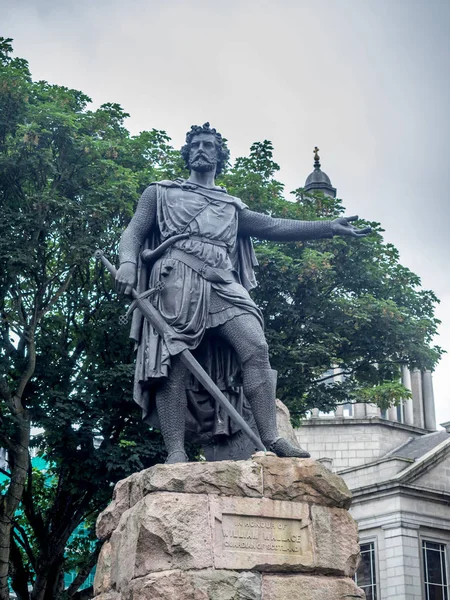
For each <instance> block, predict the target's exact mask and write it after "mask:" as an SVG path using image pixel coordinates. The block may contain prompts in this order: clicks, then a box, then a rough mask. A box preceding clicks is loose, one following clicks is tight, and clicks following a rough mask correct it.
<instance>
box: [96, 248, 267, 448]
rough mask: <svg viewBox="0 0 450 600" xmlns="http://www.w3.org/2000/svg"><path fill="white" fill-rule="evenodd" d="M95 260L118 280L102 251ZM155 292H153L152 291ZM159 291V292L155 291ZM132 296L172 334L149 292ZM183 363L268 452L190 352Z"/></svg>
mask: <svg viewBox="0 0 450 600" xmlns="http://www.w3.org/2000/svg"><path fill="white" fill-rule="evenodd" d="M94 256H95V258H97V259H98V260H101V261H102V263H103V264H104V265H105V267H106V268H107V269H108V271H109V272H110V273H111V275H112V276H113V277H114V279H115V278H116V274H117V271H116V269H115V267H114V265H112V264H111V263H110V262H109V260H108V259H107V258H106V256H105V255H104V254H103V251H102V250H96V251H95V254H94ZM161 285H162V282H160V283H159V289H161ZM152 291H153V290H152ZM155 291H157V290H155ZM131 296H132V298H133V301H134V303H135V306H136V307H137V308H139V310H140V311H141V313H142V314H143V315H144V317H145V318H146V319H147V320H148V321H149V322H150V323H151V325H152V326H153V327H154V328H155V329H156V331H157V332H158V334H159V335H160V336H161V337H162V338H163V339H164V337H165V335H167V334H169V333H172V328H171V327H170V325H168V324H167V323H166V322H165V320H164V319H163V318H162V316H161V315H160V314H159V312H158V311H157V310H156V308H155V307H154V306H153V304H151V303H150V302H145V301H144V300H145V298H147V297H148V296H149V292H144V294H142V295H141V294H139V292H138V291H137V290H135V289H134V288H132V289H131ZM180 358H181V362H182V363H183V364H184V365H185V366H186V367H187V368H188V369H189V371H190V372H191V373H192V374H193V375H194V377H196V378H197V379H198V381H199V382H200V383H201V384H202V385H203V387H204V388H205V390H206V391H207V392H209V393H210V394H211V396H212V397H213V398H214V400H216V401H217V402H218V403H219V405H220V406H221V407H222V408H223V410H224V411H225V412H226V413H227V415H228V416H229V417H230V419H232V420H233V421H234V422H235V423H236V424H237V425H239V427H240V428H241V429H242V431H243V432H244V433H246V434H247V436H248V437H249V438H250V439H251V441H252V442H253V443H254V444H255V446H256V448H258V450H262V451H263V452H265V451H266V448H265V447H264V445H263V443H262V442H261V440H260V438H259V437H258V436H257V435H256V434H255V432H254V431H253V430H252V429H251V427H250V426H249V424H248V423H247V422H246V421H245V420H244V419H243V417H242V416H241V415H240V414H239V413H238V411H237V410H236V409H235V408H234V406H232V404H231V403H230V401H229V400H228V398H227V397H226V396H225V395H224V394H223V393H222V392H221V391H220V390H219V388H218V387H217V385H216V384H215V383H214V381H213V380H212V379H211V377H210V376H209V375H208V373H207V372H206V371H205V369H204V368H203V367H202V366H201V365H200V363H199V362H198V361H197V360H196V359H195V358H194V356H193V355H192V353H191V352H190V350H187V349H186V350H183V351H182V352H181V353H180Z"/></svg>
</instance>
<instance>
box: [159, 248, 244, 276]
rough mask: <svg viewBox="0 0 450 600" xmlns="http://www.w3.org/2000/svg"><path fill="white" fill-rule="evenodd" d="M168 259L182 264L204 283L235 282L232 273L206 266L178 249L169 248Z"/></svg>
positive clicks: (206, 264) (195, 257) (198, 259)
mask: <svg viewBox="0 0 450 600" xmlns="http://www.w3.org/2000/svg"><path fill="white" fill-rule="evenodd" d="M169 257H170V258H174V259H175V260H179V261H180V262H182V263H184V264H185V265H187V266H188V267H190V268H191V269H192V270H193V271H195V272H196V273H198V274H199V275H201V276H202V277H203V278H204V279H206V281H211V282H213V283H235V282H236V277H235V276H234V275H233V271H228V270H226V269H216V268H214V267H211V266H210V265H208V263H205V262H204V261H202V260H200V258H197V256H194V255H193V254H188V253H187V252H184V251H183V250H180V249H179V248H171V250H170V254H169Z"/></svg>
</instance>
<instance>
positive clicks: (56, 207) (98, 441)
mask: <svg viewBox="0 0 450 600" xmlns="http://www.w3.org/2000/svg"><path fill="white" fill-rule="evenodd" d="M10 42H11V40H4V39H3V40H1V41H0V69H1V79H2V86H1V87H0V200H1V206H2V211H1V214H0V314H1V318H0V335H1V340H2V344H1V348H0V368H1V372H0V414H1V417H0V446H2V447H6V448H7V449H8V455H9V469H8V470H6V471H5V472H4V475H6V477H7V479H6V484H5V485H4V486H3V488H2V489H1V490H0V539H1V544H0V600H5V599H6V598H8V589H7V584H8V577H9V580H10V581H11V583H12V586H13V588H14V590H15V592H16V594H17V596H18V597H19V598H21V599H23V600H28V599H29V598H32V599H33V600H50V599H58V598H64V597H66V598H74V597H77V590H78V587H79V585H80V584H81V583H82V581H83V578H84V577H85V576H86V575H87V573H88V572H89V569H90V567H91V566H92V565H93V564H94V563H95V559H96V550H97V549H98V546H97V547H96V545H95V537H94V533H93V526H94V522H95V517H96V515H97V514H98V512H99V510H101V509H102V508H103V507H104V506H105V505H106V503H107V502H108V500H109V498H110V495H111V492H112V486H113V484H114V483H115V482H116V481H118V480H119V479H122V478H123V477H125V476H127V475H129V474H130V473H132V472H134V471H136V470H139V469H142V468H144V467H147V466H150V465H151V464H154V463H155V462H161V460H162V456H163V454H162V453H163V447H162V443H161V438H160V436H159V433H158V432H155V431H149V430H148V428H147V427H145V426H144V425H143V424H142V423H141V421H140V415H139V411H138V409H137V407H136V406H135V405H134V403H133V402H132V399H131V390H132V374H133V349H132V347H131V345H130V343H129V341H128V328H127V327H119V326H118V316H119V313H121V312H122V308H121V302H120V301H118V299H117V297H116V295H115V292H114V290H113V288H112V283H111V281H110V278H109V275H108V274H107V273H105V272H104V270H103V269H102V268H101V267H100V266H99V265H98V264H95V262H94V261H93V260H92V259H91V257H92V255H93V252H94V250H95V248H96V247H102V248H103V249H104V250H105V252H106V253H107V254H108V255H109V257H110V258H111V260H112V261H114V260H115V258H116V251H117V245H118V240H119V236H120V233H121V231H122V230H123V229H124V227H125V225H126V223H127V221H128V220H129V218H130V217H131V215H132V213H133V211H134V207H135V204H136V202H137V199H138V197H139V193H140V192H141V191H142V190H143V189H144V188H145V187H146V185H148V183H149V182H151V181H157V180H160V179H168V178H174V177H175V176H177V175H183V174H185V172H184V171H183V164H182V160H181V157H180V154H179V153H178V152H176V151H175V150H174V149H173V148H172V147H171V145H170V140H169V138H168V136H167V135H166V134H165V133H164V132H163V131H159V130H156V129H152V130H151V131H147V132H143V133H141V134H140V135H138V136H130V134H129V132H128V131H127V130H126V128H125V126H124V121H125V118H126V117H127V114H126V113H125V112H124V111H123V110H122V108H121V107H120V106H118V105H117V104H105V105H103V106H102V107H100V108H99V109H98V110H96V111H91V110H89V102H90V101H89V98H88V97H87V96H85V95H84V94H82V93H81V92H78V91H76V90H69V89H67V88H64V87H60V86H56V85H50V84H48V83H47V82H43V81H42V82H33V81H32V78H31V75H30V72H29V69H28V65H27V63H26V61H24V60H22V59H17V58H12V57H11V52H12V48H11V43H10ZM272 152H273V149H272V145H271V144H270V142H268V141H264V142H262V143H256V144H254V145H253V146H252V147H251V149H250V154H249V156H248V157H241V158H238V159H237V161H236V163H235V165H234V166H233V167H232V168H229V169H228V171H227V172H226V173H224V175H223V176H222V183H223V184H224V185H225V186H226V187H227V188H228V190H229V191H230V193H232V194H234V195H236V196H239V197H241V198H242V199H243V200H244V202H246V203H247V204H248V205H249V207H250V208H252V209H255V210H258V211H261V212H266V213H268V214H273V215H274V216H280V217H292V218H303V219H311V218H312V219H316V218H333V217H335V216H338V215H340V214H341V213H342V210H343V209H342V205H341V203H340V202H339V201H335V200H332V199H329V198H326V197H323V196H309V195H307V194H304V193H303V191H302V190H301V189H299V190H296V192H295V202H288V201H286V200H285V199H284V197H283V186H282V185H281V184H280V183H279V182H277V181H276V179H275V178H274V174H275V173H276V171H277V170H278V166H277V165H276V164H275V163H274V161H273V156H272ZM375 229H376V232H375V234H374V235H373V236H370V237H368V238H366V239H364V240H358V241H357V242H348V241H347V240H344V239H340V238H337V239H333V240H322V241H316V242H309V243H307V244H306V243H305V244H302V243H291V244H277V243H269V242H262V241H257V242H256V243H255V244H256V251H257V254H258V257H259V261H260V267H259V270H258V279H259V287H258V288H257V289H256V290H255V292H254V297H255V299H256V301H257V303H258V304H259V305H260V306H261V308H262V309H263V312H264V315H265V319H266V333H267V338H268V341H269V345H270V349H271V359H272V364H273V366H274V367H275V368H276V369H277V370H278V372H279V387H278V390H279V394H280V397H281V399H282V400H283V401H285V402H286V403H287V404H288V405H289V407H290V408H291V410H292V412H293V414H295V415H296V416H297V417H300V416H301V415H302V414H304V413H305V411H306V410H308V408H310V407H313V406H317V407H319V408H322V409H331V408H332V407H333V406H334V405H335V404H336V403H337V402H342V401H344V400H348V398H349V397H356V398H358V399H360V398H363V399H365V400H370V401H372V400H376V401H378V402H380V403H381V404H383V403H384V404H386V403H388V402H392V401H396V400H398V398H399V397H401V396H402V395H404V394H405V393H406V390H404V389H403V388H402V386H399V384H398V382H397V380H398V369H399V365H401V364H409V365H410V366H419V367H421V368H432V367H433V365H434V364H435V363H436V362H437V360H438V358H439V356H440V354H441V350H440V348H437V347H432V346H431V338H432V336H433V334H434V332H435V330H436V326H437V324H438V322H437V320H436V319H435V317H434V313H433V310H434V305H435V302H436V301H437V300H436V298H435V296H434V295H433V294H432V292H426V291H423V290H421V289H420V281H419V279H418V278H417V277H416V276H415V275H414V274H412V273H411V272H410V271H409V270H408V269H405V268H404V267H402V266H401V265H400V263H399V259H398V253H397V251H396V250H395V248H394V247H393V246H391V245H388V244H385V243H384V242H383V240H382V236H381V233H382V230H381V228H380V226H379V225H377V224H375ZM332 365H338V366H339V367H341V369H342V371H343V372H344V373H346V374H348V378H347V379H346V380H345V382H344V383H343V384H341V385H336V384H333V385H318V382H320V381H321V380H324V375H323V374H324V372H325V371H326V370H327V369H328V368H329V367H330V366H332ZM32 425H33V426H34V427H36V428H37V429H36V431H35V433H34V435H33V436H31V435H30V432H31V426H32ZM30 449H33V451H34V452H38V453H39V454H40V455H42V456H44V457H45V460H46V461H47V464H48V468H47V470H46V472H45V473H42V472H41V471H39V470H36V469H33V468H32V467H31V463H30ZM192 452H193V453H195V449H193V450H192ZM80 524H83V527H84V528H85V531H86V534H87V535H86V537H84V538H83V539H81V538H76V537H75V538H74V532H76V530H77V528H78V527H79V526H80ZM93 549H94V550H93ZM72 567H76V568H77V569H78V572H79V577H78V578H77V581H76V583H75V584H74V585H73V586H71V587H70V588H69V589H68V590H66V591H64V590H63V589H62V585H61V582H62V575H63V572H64V571H65V570H67V569H68V568H72ZM28 585H30V586H31V587H32V591H31V593H30V592H28V589H27V588H28Z"/></svg>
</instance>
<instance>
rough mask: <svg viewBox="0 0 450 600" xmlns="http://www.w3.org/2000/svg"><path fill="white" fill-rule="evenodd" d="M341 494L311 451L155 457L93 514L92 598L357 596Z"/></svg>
mask: <svg viewBox="0 0 450 600" xmlns="http://www.w3.org/2000/svg"><path fill="white" fill-rule="evenodd" d="M350 500H351V494H350V492H349V490H348V488H347V486H346V485H345V483H344V481H343V480H342V479H341V478H340V477H338V476H337V475H334V474H333V473H331V472H330V471H328V469H326V468H325V467H324V466H322V465H320V464H319V463H317V462H315V461H314V460H312V459H296V458H278V457H276V456H274V455H270V454H268V455H265V454H264V453H262V452H260V453H258V454H256V455H254V456H253V457H252V459H251V460H246V461H218V462H201V463H189V464H187V463H185V464H176V465H155V466H154V467H151V468H150V469H147V470H145V471H142V472H141V473H135V474H134V475H131V477H128V479H125V480H123V481H120V482H119V483H118V484H117V485H116V488H115V490H114V496H113V501H112V503H111V504H110V505H109V506H108V508H107V509H106V510H105V511H104V512H103V513H102V514H101V515H100V516H99V518H98V521H97V535H98V536H99V538H100V539H102V540H104V544H103V547H102V550H101V553H100V556H99V560H98V564H97V570H96V574H95V581H94V594H95V600H156V599H158V600H173V599H174V598H176V599H177V600H200V599H203V598H204V599H205V600H206V599H207V598H210V599H211V600H212V599H214V600H222V599H223V600H225V599H231V598H234V599H236V600H238V599H239V598H241V599H242V600H243V599H244V598H247V599H248V600H250V599H251V600H263V599H264V600H281V599H285V598H289V600H323V599H324V598H326V599H327V600H339V599H341V598H355V599H358V598H359V599H360V600H363V598H364V597H365V596H364V593H363V592H362V590H360V589H359V588H358V587H357V586H356V584H355V583H354V582H353V580H352V579H351V577H352V576H353V574H354V572H355V569H356V565H357V564H358V559H359V545H358V528H357V525H356V522H355V521H354V520H353V519H352V517H351V516H350V514H349V513H348V510H347V509H348V507H349V505H350Z"/></svg>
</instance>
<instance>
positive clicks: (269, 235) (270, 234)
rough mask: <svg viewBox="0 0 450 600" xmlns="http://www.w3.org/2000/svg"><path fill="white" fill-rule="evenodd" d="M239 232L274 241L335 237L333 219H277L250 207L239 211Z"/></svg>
mask: <svg viewBox="0 0 450 600" xmlns="http://www.w3.org/2000/svg"><path fill="white" fill-rule="evenodd" d="M238 233H239V234H240V235H250V236H253V237H258V238H261V239H263V240H271V241H273V242H296V241H299V240H315V239H319V238H331V237H333V230H332V221H296V220H294V219H275V218H274V217H269V216H268V215H263V214H261V213H257V212H254V211H252V210H249V209H248V208H245V209H244V210H242V211H241V212H240V213H239V226H238Z"/></svg>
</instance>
